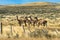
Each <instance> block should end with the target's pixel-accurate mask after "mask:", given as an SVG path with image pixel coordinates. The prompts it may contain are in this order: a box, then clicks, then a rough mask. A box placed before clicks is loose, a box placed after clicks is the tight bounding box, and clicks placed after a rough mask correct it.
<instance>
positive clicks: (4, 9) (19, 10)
mask: <svg viewBox="0 0 60 40" xmlns="http://www.w3.org/2000/svg"><path fill="white" fill-rule="evenodd" d="M24 13H25V14H30V13H32V14H35V13H39V14H40V13H60V4H58V3H49V2H36V3H28V4H20V5H19V4H18V5H6V6H2V5H1V6H0V14H24Z"/></svg>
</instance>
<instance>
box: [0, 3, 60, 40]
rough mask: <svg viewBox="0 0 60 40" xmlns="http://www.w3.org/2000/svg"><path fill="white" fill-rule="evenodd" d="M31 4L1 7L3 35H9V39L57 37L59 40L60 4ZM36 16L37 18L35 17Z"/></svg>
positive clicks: (28, 39)
mask: <svg viewBox="0 0 60 40" xmlns="http://www.w3.org/2000/svg"><path fill="white" fill-rule="evenodd" d="M34 4H35V3H34ZM29 5H30V4H29ZM29 5H21V6H4V7H2V8H0V22H2V26H3V28H2V32H3V33H2V34H1V35H2V36H3V35H4V36H5V37H6V36H7V39H9V40H15V39H16V40H40V39H41V40H48V39H51V40H52V39H55V38H56V40H59V38H60V31H59V30H60V8H58V7H57V6H60V5H57V4H55V5H53V4H50V3H49V4H45V5H37V4H36V5H35V6H32V5H33V4H32V5H30V6H29ZM16 16H17V17H16ZM26 17H27V18H26ZM34 17H35V18H36V17H37V18H36V19H34ZM41 19H42V21H41ZM37 20H38V21H37ZM44 20H45V23H44ZM20 23H21V24H20ZM38 24H39V25H38ZM1 40H6V38H4V39H1Z"/></svg>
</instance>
